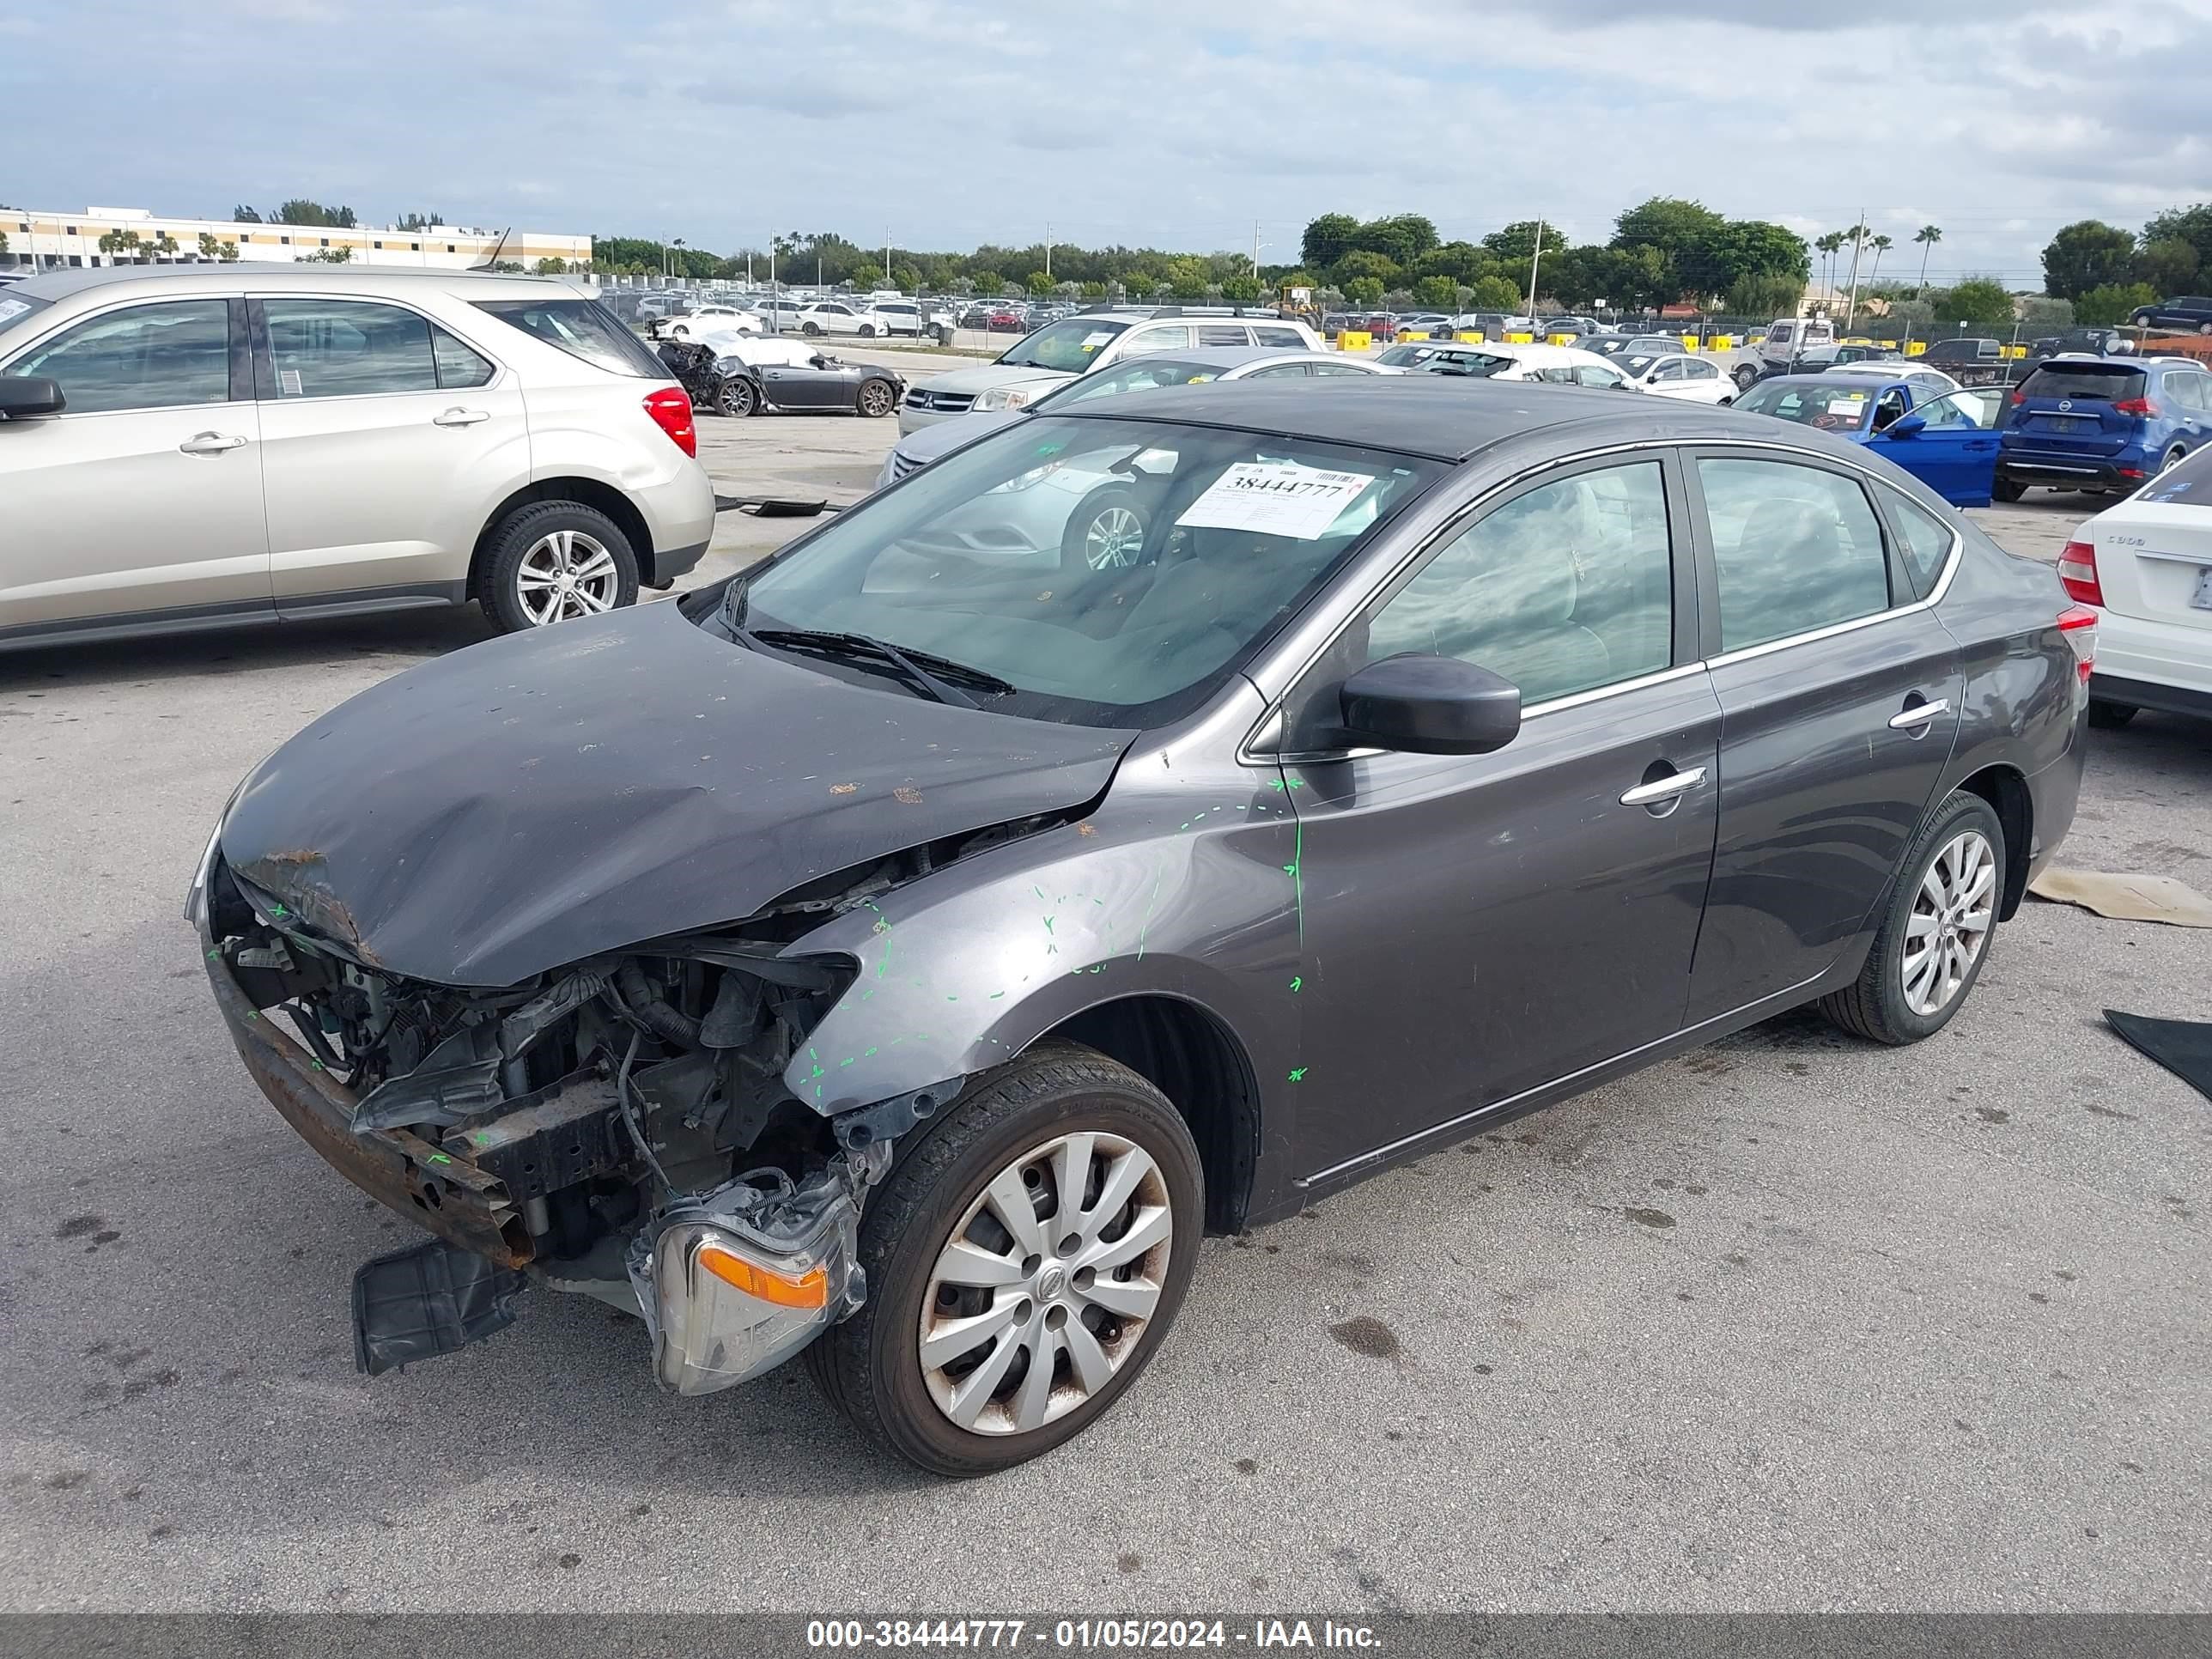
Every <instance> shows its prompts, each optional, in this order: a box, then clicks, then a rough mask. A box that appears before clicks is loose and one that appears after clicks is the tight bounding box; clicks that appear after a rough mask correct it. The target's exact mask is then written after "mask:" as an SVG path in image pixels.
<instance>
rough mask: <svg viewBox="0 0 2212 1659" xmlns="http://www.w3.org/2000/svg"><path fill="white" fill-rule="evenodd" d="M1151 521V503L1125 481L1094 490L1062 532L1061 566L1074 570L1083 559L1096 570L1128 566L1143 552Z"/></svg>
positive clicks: (1119, 568)
mask: <svg viewBox="0 0 2212 1659" xmlns="http://www.w3.org/2000/svg"><path fill="white" fill-rule="evenodd" d="M1151 528H1152V507H1151V506H1150V505H1149V504H1148V503H1147V502H1146V501H1145V499H1144V498H1143V497H1142V496H1140V495H1138V494H1137V492H1136V491H1135V490H1133V489H1129V488H1128V487H1127V485H1126V484H1108V485H1107V486H1106V487H1105V488H1104V489H1094V490H1092V491H1091V494H1089V495H1086V496H1085V497H1084V498H1083V500H1082V501H1080V502H1079V504H1078V505H1077V507H1076V509H1075V511H1074V512H1073V513H1069V514H1068V516H1067V528H1066V530H1064V531H1062V532H1060V567H1061V568H1063V569H1067V570H1073V569H1074V568H1076V566H1077V564H1078V563H1079V562H1080V563H1081V564H1084V565H1086V566H1088V567H1089V568H1091V569H1093V570H1126V569H1127V568H1129V567H1130V566H1131V565H1133V564H1134V563H1136V562H1137V560H1138V558H1139V556H1140V555H1141V554H1142V553H1143V552H1144V548H1145V537H1146V534H1147V532H1150V530H1151Z"/></svg>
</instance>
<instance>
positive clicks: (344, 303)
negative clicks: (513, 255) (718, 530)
mask: <svg viewBox="0 0 2212 1659" xmlns="http://www.w3.org/2000/svg"><path fill="white" fill-rule="evenodd" d="M696 450H697V441H696V435H695V433H694V431H693V428H692V424H691V405H690V398H688V397H687V396H686V395H685V394H684V392H683V391H682V390H681V389H680V388H678V386H675V385H673V384H672V383H671V380H670V376H669V374H668V371H667V369H666V368H665V367H664V366H663V365H662V364H661V363H660V362H659V360H658V359H656V358H655V357H654V356H653V353H652V352H651V351H650V350H648V349H647V348H646V347H645V346H644V345H643V344H642V343H640V342H639V341H638V339H637V338H636V337H635V336H634V335H632V334H631V333H630V332H629V330H627V329H626V328H624V327H623V325H622V324H621V323H620V322H619V321H617V319H615V318H614V316H613V315H612V314H611V313H609V312H607V311H606V310H605V308H604V307H601V306H599V304H598V303H597V302H596V301H593V300H592V298H591V297H590V295H588V294H586V292H584V291H583V290H582V289H578V288H576V287H574V286H572V285H570V284H568V283H561V282H555V281H533V280H531V279H527V278H516V277H501V276H477V275H473V274H471V273H468V272H461V271H390V270H358V271H356V270H343V269H337V268H331V267H328V266H307V265H300V266H293V265H276V266H255V265H247V264H234V265H216V266H208V267H204V268H197V269H193V268H185V269H176V268H166V269H157V268H141V267H133V266H121V267H117V268H113V269H102V270H74V271H62V272H55V273H52V274H50V275H46V276H36V277H33V278H32V279H31V280H30V281H28V282H24V283H14V284H11V285H9V287H8V288H7V289H6V290H5V291H4V292H0V501H5V502H6V503H7V507H8V520H9V530H10V532H11V533H10V534H9V535H8V536H7V537H6V538H5V539H4V540H0V649H5V648H7V647H11V646H13V647H19V646H26V645H35V644H42V643H46V642H49V641H58V640H61V639H76V640H82V639H87V638H106V637H112V636H120V635H131V634H138V633H145V632H170V631H174V630H178V629H191V628H202V627H215V626H222V625H227V624H231V623H255V622H276V621H294V620H303V619H307V618H309V617H317V616H332V615H350V614H354V613H356V612H361V611H382V610H393V609H399V608H403V607H407V606H415V605H448V604H453V605H457V604H462V603H465V602H466V601H467V600H469V599H476V600H477V601H478V602H479V603H480V604H482V605H483V608H484V610H485V611H486V612H487V613H488V614H489V616H490V617H492V618H493V620H494V621H495V623H497V624H498V625H499V626H500V627H501V629H510V630H511V629H522V628H529V627H534V626H540V625H543V624H544V623H552V622H557V621H560V620H561V619H562V618H563V617H576V616H584V615H587V614H590V613H592V612H595V611H608V610H611V609H613V608H615V607H616V606H618V605H630V604H633V603H635V600H636V599H637V593H638V588H639V586H640V585H641V584H644V585H646V586H653V587H666V586H669V585H670V584H671V583H672V582H673V581H674V580H675V579H676V578H677V577H678V576H680V575H682V574H684V572H685V571H687V570H689V569H690V568H692V566H694V565H696V563H697V562H699V559H700V557H701V556H702V554H704V553H705V551H706V550H707V544H708V540H709V539H710V538H711V537H712V535H713V533H714V486H713V485H712V484H711V483H709V482H708V477H707V475H706V472H705V471H704V470H703V469H702V468H701V466H700V465H699V463H698V460H697V459H696Z"/></svg>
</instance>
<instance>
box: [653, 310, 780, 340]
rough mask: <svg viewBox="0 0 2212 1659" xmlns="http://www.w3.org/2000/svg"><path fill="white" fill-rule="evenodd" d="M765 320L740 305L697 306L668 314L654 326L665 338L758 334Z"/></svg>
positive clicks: (690, 338)
mask: <svg viewBox="0 0 2212 1659" xmlns="http://www.w3.org/2000/svg"><path fill="white" fill-rule="evenodd" d="M760 331H761V319H760V318H759V317H758V316H757V315H756V314H755V313H752V312H750V311H747V310H745V309H744V308H743V307H739V306H720V305H714V306H694V307H692V308H691V309H690V311H688V312H686V313H684V314H683V315H682V316H680V317H665V318H663V319H661V320H660V321H659V322H658V323H656V324H655V325H653V337H654V338H655V339H661V340H702V339H704V338H706V337H707V336H708V335H709V334H732V333H735V334H757V333H759V332H760Z"/></svg>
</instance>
